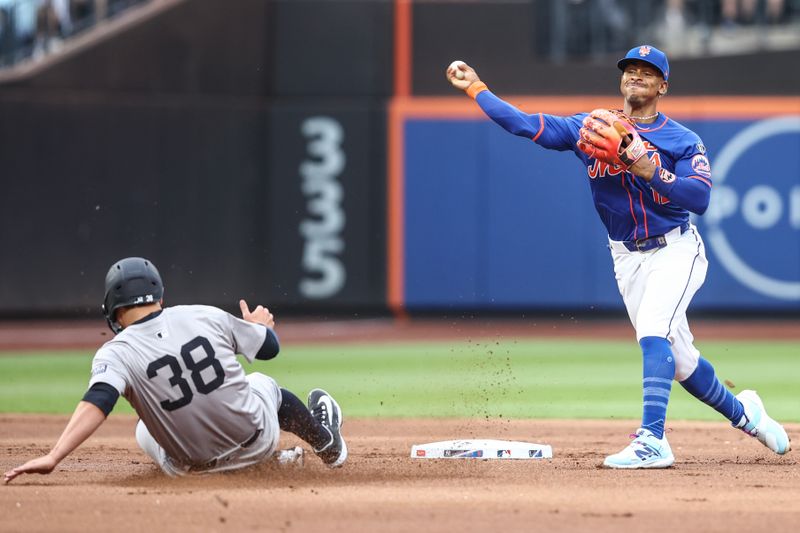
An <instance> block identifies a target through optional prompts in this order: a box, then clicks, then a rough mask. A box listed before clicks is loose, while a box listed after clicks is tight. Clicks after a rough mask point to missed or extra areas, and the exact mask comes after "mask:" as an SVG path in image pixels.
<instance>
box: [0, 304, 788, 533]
mask: <svg viewBox="0 0 800 533" xmlns="http://www.w3.org/2000/svg"><path fill="white" fill-rule="evenodd" d="M104 328H105V326H104V324H103V323H102V322H100V321H91V322H80V323H75V322H72V323H69V322H63V323H52V322H51V323H47V324H43V323H33V322H25V323H19V322H18V323H13V322H6V323H2V324H0V350H2V349H5V350H8V349H40V350H41V349H45V350H46V349H49V348H56V347H58V348H65V347H73V348H87V349H89V348H97V346H99V344H101V343H102V342H104V341H105V340H107V338H108V337H107V333H106V331H105V329H104ZM278 330H279V331H280V332H281V338H282V341H283V342H284V343H288V342H291V343H295V342H335V343H342V342H375V341H385V342H393V341H396V340H409V339H416V340H419V339H423V338H425V339H432V338H437V339H438V338H441V339H448V338H450V339H452V338H461V339H463V338H465V337H467V336H469V337H472V338H473V339H474V338H476V337H495V336H502V337H506V338H509V337H525V336H570V337H572V336H575V337H584V338H586V337H589V338H609V337H612V338H628V339H632V338H633V333H632V330H631V328H630V325H629V324H627V323H626V321H624V320H617V321H608V322H606V321H591V322H581V321H576V320H572V319H567V318H565V319H564V320H556V321H536V320H526V321H517V322H509V321H477V320H463V319H462V320H452V321H451V320H439V321H415V322H402V321H401V322H392V321H382V320H376V321H363V322H359V323H353V322H349V323H348V322H335V321H334V322H323V323H295V324H291V323H290V324H285V325H281V324H279V325H278ZM693 330H694V332H695V334H696V335H697V336H698V338H703V339H711V338H727V339H732V338H749V339H779V338H780V339H797V338H798V337H800V323H798V321H797V320H788V321H783V322H778V321H774V320H764V321H760V322H739V321H737V322H721V323H717V322H705V323H704V322H698V323H695V324H694V325H693ZM632 342H633V341H632ZM343 407H345V415H346V406H343ZM67 420H68V417H66V416H39V415H27V416H25V415H0V428H1V429H0V450H2V451H1V452H0V469H2V471H5V470H7V469H9V468H12V467H14V466H16V465H18V464H20V463H21V462H23V461H24V460H26V459H28V458H32V457H35V456H37V455H39V454H42V453H46V452H47V451H48V450H49V449H50V447H51V446H52V445H53V443H54V442H55V441H56V439H57V438H58V436H59V434H60V433H61V431H62V429H63V428H64V426H65V424H66V422H67ZM134 425H135V418H134V417H132V416H126V415H112V416H111V417H110V418H109V420H108V421H107V422H106V423H105V424H104V425H103V427H101V428H100V430H99V431H98V433H97V434H96V435H95V436H93V437H92V438H91V439H89V440H88V441H87V442H86V443H84V444H83V445H82V446H81V447H80V448H78V449H77V450H76V451H75V453H73V455H71V456H70V457H68V458H67V459H66V460H65V461H64V462H62V463H61V465H59V467H58V468H57V470H56V471H55V472H54V473H52V474H51V475H49V476H38V475H32V476H23V477H21V478H18V479H17V480H15V481H14V482H13V483H11V484H10V485H8V486H0V512H1V513H2V520H0V531H14V532H17V531H26V532H28V531H59V532H60V531H81V532H82V531H91V530H97V529H100V530H122V531H126V532H137V531H146V532H148V533H155V532H160V531H220V532H224V531H227V532H234V531H236V532H239V531H271V532H277V531H282V532H293V531H297V532H301V531H303V532H304V531H309V532H314V533H331V532H362V531H364V532H373V531H380V532H381V533H391V532H408V531H413V532H415V533H421V532H427V531H456V532H459V533H461V532H473V531H474V532H477V531H492V532H496V533H505V532H511V531H526V532H528V531H554V532H575V531H592V532H605V531H608V532H611V531H613V532H615V533H616V532H619V531H621V530H636V531H639V530H646V531H648V532H657V531H671V532H675V531H680V532H717V531H719V532H725V533H732V532H737V531H746V532H748V533H750V532H753V531H796V530H797V529H798V524H800V505H798V502H800V464H799V463H798V455H797V454H798V452H797V451H792V452H790V453H789V454H787V455H785V456H783V457H779V456H776V455H774V454H772V453H771V452H769V451H768V450H767V449H766V448H764V447H763V446H761V444H759V443H758V442H757V441H755V440H754V439H752V438H750V437H748V436H746V435H745V434H743V433H741V432H739V431H737V430H734V429H732V428H731V427H730V426H729V425H728V424H727V423H725V422H722V421H721V422H715V423H708V422H676V421H669V422H668V427H667V430H668V433H667V437H668V438H669V441H670V444H671V446H672V449H673V451H674V452H675V456H676V463H675V466H674V467H672V468H670V469H666V470H657V471H610V470H606V469H603V468H601V466H600V465H601V464H602V461H603V458H604V457H605V456H606V455H607V454H609V453H614V452H616V451H619V450H620V449H621V448H622V447H623V446H625V445H626V443H627V438H628V434H629V433H630V432H631V431H632V430H633V429H635V428H636V426H637V425H638V422H637V421H634V420H630V421H621V420H612V421H596V420H584V421H558V420H497V419H490V420H486V419H484V418H475V419H459V420H431V419H426V420H411V419H408V420H387V419H347V418H346V423H345V426H344V435H345V437H346V438H347V441H348V446H349V448H350V458H349V461H348V462H347V463H346V465H345V466H344V468H342V469H339V470H329V469H327V468H325V467H324V466H323V465H322V464H321V463H320V461H319V460H318V459H317V458H316V457H314V456H313V454H311V453H310V452H309V451H308V448H307V446H306V450H307V455H308V458H307V461H306V464H305V466H304V467H302V468H297V467H289V468H282V467H279V466H277V465H274V464H273V465H260V466H258V467H254V468H251V469H248V470H245V471H242V472H237V473H231V474H217V475H206V476H195V477H190V478H184V479H170V478H167V477H165V476H164V475H163V474H161V473H160V472H159V471H158V470H157V469H156V467H155V466H154V465H153V464H152V463H151V462H150V461H149V459H148V458H147V457H146V456H145V455H144V454H143V453H142V452H141V451H140V450H139V448H138V446H137V445H136V442H135V440H134ZM787 430H788V431H789V434H790V435H794V436H795V447H797V446H799V445H800V444H798V437H797V435H798V434H800V424H789V425H787ZM456 438H496V439H507V440H524V441H531V442H538V443H542V444H550V445H552V446H553V454H554V457H553V459H552V460H530V461H498V460H476V459H459V460H421V459H411V458H410V457H409V455H410V451H411V446H412V445H413V444H420V443H424V442H433V441H438V440H448V439H456ZM298 443H299V441H297V440H295V439H294V438H293V437H291V436H290V435H284V440H283V441H282V446H283V447H289V446H293V445H295V444H298Z"/></svg>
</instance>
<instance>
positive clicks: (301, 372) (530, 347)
mask: <svg viewBox="0 0 800 533" xmlns="http://www.w3.org/2000/svg"><path fill="white" fill-rule="evenodd" d="M698 348H700V349H701V351H702V352H703V353H704V354H705V355H706V356H707V357H708V358H709V359H710V360H711V361H712V363H713V364H714V365H715V367H716V369H717V374H718V376H719V377H720V379H727V380H730V381H731V382H733V383H734V384H735V385H736V387H737V388H736V391H739V390H741V389H743V388H754V389H756V390H758V391H759V393H760V394H761V395H762V398H763V399H764V401H765V403H766V405H767V407H768V409H769V413H770V414H771V415H772V416H773V417H775V418H778V419H780V420H783V421H787V422H789V421H792V422H800V343H798V342H765V341H761V342H739V341H737V342H706V343H702V344H700V345H699V346H698ZM91 358H92V353H90V352H61V353H52V352H50V353H39V352H28V353H20V354H7V355H4V356H0V412H17V413H21V412H28V413H69V412H71V411H72V409H73V408H74V406H75V403H76V402H77V401H78V400H79V399H80V398H81V397H82V395H83V392H84V391H85V389H86V384H87V382H88V375H89V367H90V362H91ZM640 360H641V356H640V354H639V349H638V346H637V345H636V344H635V343H633V342H615V341H578V340H553V339H543V340H529V339H526V340H508V339H503V340H497V341H473V342H468V341H452V342H435V343H433V342H425V343H402V344H400V343H394V344H378V345H355V346H354V345H349V346H324V347H323V346H285V347H284V349H283V351H282V352H281V354H280V356H279V357H278V358H277V359H275V360H273V361H267V362H260V361H259V362H256V363H255V364H253V365H246V364H245V366H246V368H247V370H248V372H250V371H259V372H263V373H266V374H269V375H270V376H272V377H274V378H275V379H276V380H277V381H278V383H280V384H281V386H283V387H285V388H287V389H289V390H292V391H294V392H295V393H297V394H298V395H299V396H301V397H305V393H306V392H307V391H308V390H309V389H311V388H314V387H322V388H325V389H327V390H328V391H329V392H331V393H332V394H333V395H334V396H335V397H336V398H337V400H338V401H339V403H340V404H341V405H342V408H343V409H344V411H345V414H346V416H352V417H372V416H375V417H490V418H500V417H502V418H638V417H639V416H640V415H641V362H640ZM115 412H131V409H130V407H129V406H128V404H127V402H125V401H121V402H120V404H119V405H118V407H117V409H116V410H115ZM669 417H670V418H671V419H673V420H678V419H685V420H719V419H720V417H719V415H717V414H716V412H714V411H712V410H711V409H710V408H708V407H706V406H705V405H703V404H701V403H699V402H698V401H696V400H694V399H693V398H692V397H691V396H689V395H688V394H687V393H686V392H685V391H684V390H683V389H682V388H681V387H680V386H675V387H674V388H673V395H672V401H671V402H670V410H669Z"/></svg>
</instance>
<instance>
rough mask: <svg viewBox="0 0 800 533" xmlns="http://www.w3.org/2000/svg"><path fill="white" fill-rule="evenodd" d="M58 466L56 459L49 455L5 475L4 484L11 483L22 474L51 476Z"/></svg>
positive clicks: (33, 460)
mask: <svg viewBox="0 0 800 533" xmlns="http://www.w3.org/2000/svg"><path fill="white" fill-rule="evenodd" d="M57 464H58V461H56V460H55V459H54V458H52V457H50V456H49V455H43V456H42V457H37V458H36V459H31V460H30V461H28V462H27V463H25V464H24V465H20V466H18V467H16V468H12V469H11V470H9V471H8V472H6V473H5V474H3V483H10V482H11V480H13V479H14V478H15V477H17V476H20V475H22V474H49V473H50V472H52V471H53V469H54V468H55V467H56V465H57Z"/></svg>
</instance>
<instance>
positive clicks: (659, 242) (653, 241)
mask: <svg viewBox="0 0 800 533" xmlns="http://www.w3.org/2000/svg"><path fill="white" fill-rule="evenodd" d="M688 230H689V223H688V222H684V223H683V224H681V235H683V234H684V233H686V232H687V231H688ZM622 244H623V245H625V248H627V249H628V250H629V251H631V252H647V251H650V250H655V249H656V248H663V247H665V246H666V245H667V237H666V235H655V236H653V237H648V238H647V239H636V240H635V241H622Z"/></svg>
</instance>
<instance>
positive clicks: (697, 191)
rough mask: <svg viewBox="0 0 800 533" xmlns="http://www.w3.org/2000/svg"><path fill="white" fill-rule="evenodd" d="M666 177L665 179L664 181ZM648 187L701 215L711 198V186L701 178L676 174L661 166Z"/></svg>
mask: <svg viewBox="0 0 800 533" xmlns="http://www.w3.org/2000/svg"><path fill="white" fill-rule="evenodd" d="M665 178H666V181H665ZM650 188H651V189H653V190H654V191H656V192H657V193H658V194H660V195H661V196H663V197H665V198H669V201H670V202H672V203H673V204H674V205H676V206H678V207H682V208H684V209H687V210H689V211H691V212H692V213H697V214H698V215H702V214H703V213H705V212H706V209H708V202H709V201H710V200H711V187H709V185H708V183H707V182H706V181H704V180H702V179H696V178H693V177H689V176H676V175H675V174H673V173H672V172H669V171H667V170H665V169H663V168H661V167H656V173H655V174H654V175H653V179H652V180H650Z"/></svg>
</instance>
